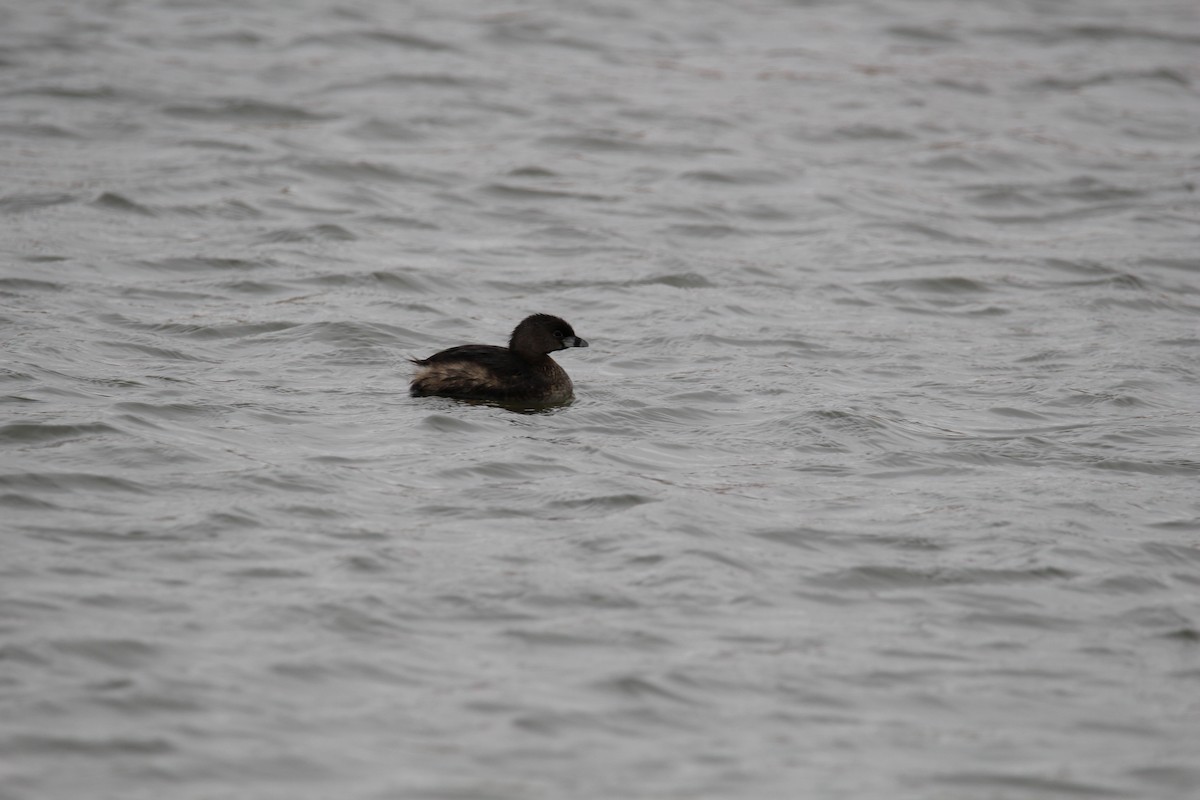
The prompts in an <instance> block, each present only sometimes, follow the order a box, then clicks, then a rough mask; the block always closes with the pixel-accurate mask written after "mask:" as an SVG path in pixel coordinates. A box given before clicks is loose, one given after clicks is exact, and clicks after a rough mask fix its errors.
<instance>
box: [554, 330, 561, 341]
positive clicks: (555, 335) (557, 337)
mask: <svg viewBox="0 0 1200 800" xmlns="http://www.w3.org/2000/svg"><path fill="white" fill-rule="evenodd" d="M562 337H563V332H562V331H555V332H554V338H555V339H561V338H562Z"/></svg>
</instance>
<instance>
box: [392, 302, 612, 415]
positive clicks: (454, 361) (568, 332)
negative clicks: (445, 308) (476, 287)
mask: <svg viewBox="0 0 1200 800" xmlns="http://www.w3.org/2000/svg"><path fill="white" fill-rule="evenodd" d="M587 346H588V343H587V342H586V341H584V340H583V339H581V338H579V337H578V336H576V335H575V331H574V330H573V329H572V328H571V326H570V325H569V324H567V323H566V322H565V321H564V320H562V319H560V318H558V317H554V316H551V315H549V314H534V315H533V316H531V317H526V318H525V319H523V320H521V323H520V324H519V325H517V327H516V329H515V330H513V332H512V338H510V339H509V342H508V347H496V346H495V345H490V344H464V345H459V346H458V347H451V348H449V349H448V350H442V351H441V352H440V353H434V354H433V355H431V356H430V357H429V358H414V359H411V361H412V362H413V363H414V364H416V365H417V366H419V367H420V369H419V370H417V374H416V375H414V376H413V380H412V388H411V393H412V395H413V397H424V396H426V395H439V396H441V397H457V398H460V399H463V400H490V401H493V402H498V403H531V404H537V405H542V404H552V403H565V402H566V401H568V400H570V399H571V398H572V397H573V396H574V387H573V386H572V385H571V379H570V377H568V376H567V373H566V372H565V371H564V370H563V368H562V367H560V366H559V365H558V364H556V363H555V362H554V359H552V358H550V356H549V355H548V354H549V353H552V352H554V351H555V350H565V349H566V348H568V347H587Z"/></svg>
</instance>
